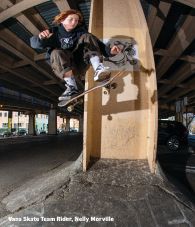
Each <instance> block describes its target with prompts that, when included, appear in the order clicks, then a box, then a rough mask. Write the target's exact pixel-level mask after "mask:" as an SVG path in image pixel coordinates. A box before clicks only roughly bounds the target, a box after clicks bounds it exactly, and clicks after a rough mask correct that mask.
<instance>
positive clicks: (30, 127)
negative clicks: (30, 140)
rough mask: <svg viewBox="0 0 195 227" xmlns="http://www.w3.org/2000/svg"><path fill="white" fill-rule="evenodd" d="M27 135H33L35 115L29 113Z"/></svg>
mask: <svg viewBox="0 0 195 227" xmlns="http://www.w3.org/2000/svg"><path fill="white" fill-rule="evenodd" d="M28 134H29V135H33V136H34V135H35V134H36V133H35V114H34V113H30V114H29V124H28Z"/></svg>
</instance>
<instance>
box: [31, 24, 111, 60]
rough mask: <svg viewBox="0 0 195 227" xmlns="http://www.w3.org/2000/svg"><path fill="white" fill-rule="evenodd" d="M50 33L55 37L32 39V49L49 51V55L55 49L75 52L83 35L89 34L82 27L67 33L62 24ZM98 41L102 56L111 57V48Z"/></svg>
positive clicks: (36, 37) (35, 37)
mask: <svg viewBox="0 0 195 227" xmlns="http://www.w3.org/2000/svg"><path fill="white" fill-rule="evenodd" d="M49 31H50V32H51V33H53V35H52V36H51V37H50V38H48V39H39V37H38V36H33V37H31V38H30V44H31V47H32V48H34V49H47V53H48V54H49V55H50V54H51V51H52V50H53V49H55V48H61V49H64V50H70V51H73V50H74V48H75V47H76V45H77V42H78V39H79V38H80V37H81V35H83V34H86V33H88V32H87V30H86V29H85V28H84V27H82V26H80V27H76V28H75V29H73V30H72V31H70V32H67V31H66V30H65V29H64V27H63V25H61V24H60V25H59V26H58V27H53V28H51V29H50V30H49ZM97 41H98V45H99V47H100V50H101V52H102V54H103V55H104V56H105V57H109V56H111V55H110V48H109V47H107V46H106V45H105V44H104V43H103V42H101V41H100V40H99V39H97Z"/></svg>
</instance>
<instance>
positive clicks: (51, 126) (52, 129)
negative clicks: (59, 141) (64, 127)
mask: <svg viewBox="0 0 195 227" xmlns="http://www.w3.org/2000/svg"><path fill="white" fill-rule="evenodd" d="M48 134H50V135H56V134H57V114H56V109H50V111H49V119H48Z"/></svg>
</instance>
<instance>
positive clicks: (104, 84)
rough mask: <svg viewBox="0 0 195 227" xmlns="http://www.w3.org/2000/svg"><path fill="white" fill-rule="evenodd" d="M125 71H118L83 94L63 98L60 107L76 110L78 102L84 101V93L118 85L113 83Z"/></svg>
mask: <svg viewBox="0 0 195 227" xmlns="http://www.w3.org/2000/svg"><path fill="white" fill-rule="evenodd" d="M122 72H123V71H120V72H118V73H116V74H115V75H114V76H111V77H110V79H109V80H106V81H103V82H101V83H100V84H98V85H96V86H94V87H92V88H89V89H87V90H86V91H84V92H82V93H81V94H78V95H76V96H75V97H73V98H71V99H70V100H63V101H61V102H59V103H58V106H59V107H67V110H68V111H69V112H71V111H73V110H74V107H75V106H76V105H78V104H82V103H83V97H84V95H86V94H88V93H90V92H93V91H95V90H97V89H100V88H103V87H105V88H106V89H107V90H108V91H109V89H114V88H115V87H116V84H114V83H112V82H113V81H114V80H115V79H116V78H117V77H119V76H120V75H121V74H122Z"/></svg>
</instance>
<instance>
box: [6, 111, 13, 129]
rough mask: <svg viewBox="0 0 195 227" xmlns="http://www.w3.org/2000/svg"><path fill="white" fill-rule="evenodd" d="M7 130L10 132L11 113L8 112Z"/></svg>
mask: <svg viewBox="0 0 195 227" xmlns="http://www.w3.org/2000/svg"><path fill="white" fill-rule="evenodd" d="M7 126H8V130H9V131H10V132H11V130H12V111H8V124H7Z"/></svg>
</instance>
